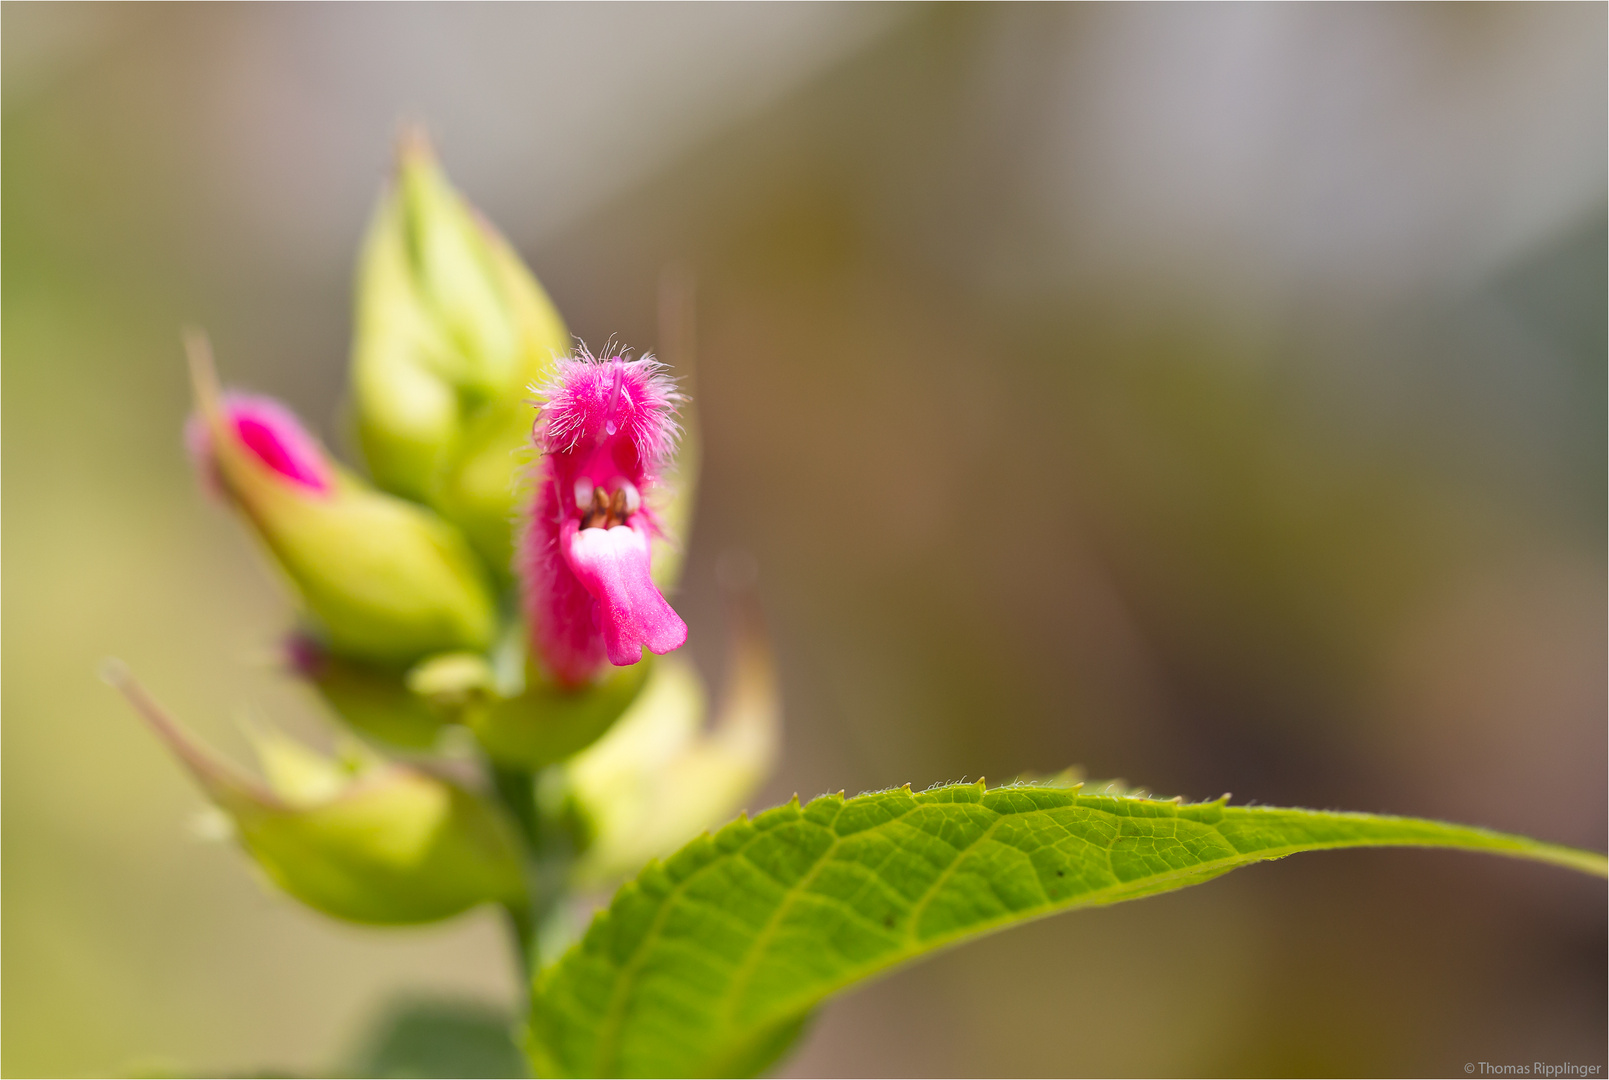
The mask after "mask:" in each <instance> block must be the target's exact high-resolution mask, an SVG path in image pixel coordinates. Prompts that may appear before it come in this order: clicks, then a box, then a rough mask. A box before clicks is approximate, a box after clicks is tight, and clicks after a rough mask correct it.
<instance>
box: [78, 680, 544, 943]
mask: <svg viewBox="0 0 1609 1080" xmlns="http://www.w3.org/2000/svg"><path fill="white" fill-rule="evenodd" d="M104 675H105V677H106V679H107V681H108V682H110V683H112V684H113V685H114V686H116V687H117V688H118V689H119V690H121V691H122V692H123V694H124V696H125V697H127V698H128V700H129V702H130V704H132V705H133V706H134V708H135V709H136V710H137V711H138V712H139V713H140V715H141V716H142V717H144V718H145V720H146V721H147V722H148V723H149V724H150V726H151V728H152V730H153V731H154V732H155V733H156V734H157V736H158V737H159V738H161V739H162V741H163V742H165V743H166V744H167V745H168V747H169V748H170V749H171V750H172V751H173V752H174V754H175V755H176V756H177V757H178V758H179V760H180V761H181V762H182V763H183V764H184V766H185V767H186V768H187V769H188V770H189V772H190V773H191V775H193V776H194V777H195V779H196V781H197V782H198V783H199V784H200V785H201V788H202V790H203V791H204V792H205V793H206V795H207V797H208V798H209V799H210V800H212V802H213V803H214V804H215V805H216V806H217V807H218V808H219V809H220V810H221V811H222V812H223V813H225V814H227V815H228V816H229V818H230V820H231V821H232V823H233V825H234V829H233V832H234V835H235V837H236V838H237V839H238V840H239V841H240V843H241V845H242V846H243V847H244V848H245V849H246V851H247V852H248V853H249V854H250V855H251V856H252V858H253V859H255V860H256V862H257V864H258V865H259V866H260V867H262V869H263V871H264V872H265V873H266V874H267V875H268V877H269V879H270V880H272V881H273V882H274V883H275V884H276V885H278V886H279V887H280V888H282V889H283V890H285V891H286V892H288V893H290V894H291V895H292V896H294V897H295V898H296V899H298V900H300V901H302V903H304V904H307V905H308V906H309V907H312V908H315V909H317V910H319V911H322V912H324V913H326V914H328V915H333V916H335V917H337V918H341V919H348V920H351V921H353V922H360V923H392V924H396V923H421V922H432V921H435V920H437V919H445V918H447V917H448V916H451V915H455V914H457V913H459V912H461V911H464V910H466V909H467V908H470V907H473V906H475V905H476V904H481V903H487V902H491V903H502V904H509V905H524V904H525V902H526V900H525V898H526V889H525V885H524V880H523V877H522V871H521V863H520V854H519V847H518V841H517V839H516V837H515V834H514V830H513V828H512V826H511V825H510V824H509V822H508V821H507V820H506V819H505V818H504V817H503V816H502V815H501V814H500V813H499V812H498V811H497V810H496V809H494V808H493V807H492V806H491V805H490V804H489V803H487V802H486V801H484V800H482V799H481V798H479V797H478V796H476V795H474V794H472V793H471V792H469V791H467V790H465V789H464V788H462V787H459V786H458V785H456V784H454V783H451V782H450V781H448V780H445V779H443V778H442V777H439V776H436V775H433V774H431V773H427V772H424V771H421V770H419V769H416V768H412V767H408V766H403V765H394V764H385V763H380V762H376V761H374V760H372V759H366V758H362V757H360V758H358V759H357V760H356V761H354V762H351V763H349V764H346V765H344V766H343V764H341V763H337V762H332V761H330V760H329V759H326V758H323V757H321V756H319V755H317V754H314V753H313V752H312V751H310V750H308V749H307V748H306V747H303V746H300V745H299V744H297V743H294V742H292V741H291V740H289V739H287V738H285V737H284V736H281V735H272V734H263V733H259V734H257V735H256V736H255V738H254V742H255V743H256V744H257V752H258V756H259V758H260V759H261V761H262V763H263V769H264V774H265V776H266V778H267V781H268V782H267V783H266V784H264V783H260V782H258V781H256V780H253V779H251V778H250V777H247V776H244V775H242V774H241V773H239V772H238V771H236V770H235V769H234V768H232V767H230V766H228V765H226V764H225V763H223V762H222V761H220V760H218V759H217V758H216V757H214V756H213V755H212V754H211V753H210V752H208V751H207V750H205V749H203V748H202V747H201V746H200V745H199V744H197V743H196V742H195V741H194V740H193V739H191V738H190V736H189V735H188V734H186V733H185V732H184V731H183V730H182V729H180V728H179V727H178V725H177V724H175V723H174V722H173V720H171V719H170V718H169V717H168V716H167V715H166V714H165V713H164V712H163V711H162V710H161V709H160V708H159V707H158V706H157V705H156V703H155V702H154V701H152V700H151V698H150V697H149V696H148V695H147V694H146V693H145V691H144V689H143V688H142V687H140V686H139V684H138V683H136V682H135V681H134V680H133V679H132V678H131V677H130V676H129V675H128V673H127V672H126V671H124V670H123V669H122V668H121V666H120V665H115V664H114V665H108V668H107V670H106V671H105V672H104Z"/></svg>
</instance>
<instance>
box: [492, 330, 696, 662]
mask: <svg viewBox="0 0 1609 1080" xmlns="http://www.w3.org/2000/svg"><path fill="white" fill-rule="evenodd" d="M539 392H540V394H541V396H542V405H541V414H540V415H539V417H538V418H537V422H536V427H535V432H534V437H535V441H536V446H537V449H538V450H540V451H541V453H542V458H541V460H540V461H539V462H538V463H537V466H536V472H535V479H536V485H535V488H536V489H535V491H534V492H533V494H532V498H531V501H530V504H529V506H530V510H529V518H528V520H527V523H526V529H525V535H524V537H523V540H522V544H521V550H520V555H519V563H520V565H519V571H520V574H521V577H522V578H523V581H524V585H525V605H526V615H527V617H528V621H529V624H530V629H531V645H532V648H533V649H534V650H535V652H536V655H537V657H538V658H539V659H540V660H541V661H542V663H543V665H544V666H545V668H546V669H547V672H548V674H549V675H550V676H551V677H552V678H553V679H554V680H556V681H557V682H559V683H561V684H563V685H567V686H574V685H578V684H580V683H582V682H585V681H586V680H587V679H588V678H590V677H591V676H592V675H593V674H594V673H595V672H596V671H597V670H598V669H599V668H600V667H601V666H602V664H603V661H604V660H605V659H607V660H608V661H609V662H610V663H611V664H616V665H619V666H625V665H627V664H635V663H636V662H637V661H638V660H640V659H642V650H643V649H644V648H647V649H648V650H649V651H650V652H653V653H667V652H670V651H671V650H672V649H676V648H679V647H680V646H681V645H682V643H683V642H685V641H686V640H687V624H686V623H684V622H682V620H681V617H680V616H679V615H677V614H676V612H675V611H673V610H671V606H670V604H668V603H666V601H665V598H664V597H663V596H662V595H660V592H659V589H658V587H657V586H655V585H654V582H653V579H652V578H651V577H650V576H649V570H650V555H651V544H650V541H651V540H652V538H653V536H654V535H655V534H656V533H657V531H658V523H657V521H656V520H655V517H654V514H653V511H652V510H651V509H650V508H649V504H648V496H649V495H650V494H651V493H652V491H653V490H654V487H655V485H656V484H657V483H658V482H659V475H660V472H661V470H662V469H663V468H664V467H665V466H666V465H667V464H668V462H669V461H670V458H671V455H672V453H673V452H674V450H675V444H676V436H677V434H678V430H677V427H676V423H675V421H674V420H673V419H672V417H671V414H672V412H673V411H674V409H675V404H676V402H677V401H679V400H680V399H681V395H679V394H678V393H677V392H676V388H675V384H674V383H673V382H672V381H671V379H670V378H669V377H668V376H666V375H665V374H664V373H663V370H662V368H661V366H660V365H659V363H658V362H656V361H655V360H654V359H653V358H652V357H643V358H641V359H638V360H632V359H628V358H627V356H625V355H623V354H621V355H616V356H612V357H609V358H607V359H603V360H600V359H597V358H596V357H594V356H593V355H592V354H591V353H589V352H587V350H586V349H585V347H583V348H582V349H581V350H580V351H579V352H578V353H577V354H576V355H575V356H574V357H572V358H570V359H566V360H560V361H558V365H557V371H556V373H555V374H554V377H553V378H552V380H551V381H550V382H549V383H548V384H547V385H546V386H544V387H542V388H541V389H540V391H539Z"/></svg>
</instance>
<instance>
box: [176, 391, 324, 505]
mask: <svg viewBox="0 0 1609 1080" xmlns="http://www.w3.org/2000/svg"><path fill="white" fill-rule="evenodd" d="M222 404H223V412H224V416H225V417H226V418H227V420H228V422H229V424H230V425H231V426H232V427H233V428H234V432H235V435H236V437H237V438H238V439H239V440H240V444H241V445H242V446H244V447H245V448H246V449H247V450H248V451H250V452H251V453H252V455H253V456H255V457H256V458H257V460H258V461H260V462H261V463H262V464H263V465H265V466H267V467H268V469H270V470H271V471H272V472H274V473H277V474H278V475H279V476H281V477H283V478H285V479H286V480H289V481H290V482H291V483H293V484H296V485H298V486H299V487H303V488H307V489H308V490H311V491H315V492H318V493H319V494H321V495H323V494H328V492H329V490H330V486H331V484H332V483H333V482H334V477H333V475H332V473H331V470H330V465H329V462H328V461H327V460H325V457H324V451H323V450H322V449H321V448H320V447H319V444H318V442H317V440H315V439H314V438H313V436H311V435H309V434H308V433H307V429H306V428H304V427H302V425H301V421H299V420H297V419H296V416H295V414H294V413H292V412H291V411H290V410H289V409H287V408H285V406H283V405H281V404H280V403H279V402H277V401H275V400H274V399H273V398H267V397H258V396H256V395H253V394H241V393H236V392H233V391H231V392H229V393H226V394H224V395H223V399H222ZM184 443H185V446H186V447H187V448H188V449H189V451H190V456H191V458H192V459H193V460H194V461H195V463H196V467H197V468H198V469H200V470H201V474H202V476H203V477H205V478H206V481H207V484H208V486H209V487H211V488H212V489H213V491H215V492H216V491H221V490H222V487H223V485H222V483H221V481H220V478H219V475H218V466H217V461H216V459H215V458H214V456H213V452H212V432H211V431H209V430H208V429H207V423H206V420H205V419H204V418H203V417H201V416H200V415H199V414H198V415H193V416H191V417H190V419H189V421H188V422H187V423H186V424H185V425H184Z"/></svg>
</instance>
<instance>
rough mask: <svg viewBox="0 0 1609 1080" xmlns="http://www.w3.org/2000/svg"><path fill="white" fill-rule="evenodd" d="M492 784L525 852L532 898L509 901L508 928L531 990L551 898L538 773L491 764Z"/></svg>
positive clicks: (524, 990)
mask: <svg viewBox="0 0 1609 1080" xmlns="http://www.w3.org/2000/svg"><path fill="white" fill-rule="evenodd" d="M491 776H492V788H493V790H494V791H495V792H496V793H497V800H498V802H500V803H502V804H503V807H504V809H506V810H507V811H508V812H509V816H510V817H512V818H513V819H514V824H515V826H516V827H517V829H518V832H519V837H520V846H521V848H522V849H523V852H524V856H525V857H524V860H523V861H524V871H525V890H526V895H527V897H528V898H529V899H528V900H527V902H526V903H525V904H524V905H518V904H510V905H508V906H507V907H506V908H505V910H506V911H507V912H508V923H509V930H510V933H511V935H512V938H513V944H514V953H515V961H516V965H517V970H518V971H519V974H520V986H521V988H522V990H521V992H522V993H524V994H528V993H530V988H531V979H532V978H533V977H535V975H536V971H537V967H538V966H539V964H540V962H541V941H540V938H539V936H538V934H539V931H540V928H541V925H542V917H543V916H544V915H545V914H546V911H547V908H548V907H549V902H548V900H547V895H546V894H547V893H548V892H549V891H550V890H548V889H546V888H544V884H545V883H544V881H543V880H542V879H543V877H544V875H543V873H542V870H543V867H542V855H543V847H544V844H543V842H542V819H541V814H540V811H539V810H538V809H537V805H536V777H535V776H534V775H533V774H531V773H528V772H525V771H523V770H520V769H506V768H503V767H502V766H500V765H493V766H492V767H491Z"/></svg>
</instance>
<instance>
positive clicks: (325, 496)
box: [190, 337, 497, 664]
mask: <svg viewBox="0 0 1609 1080" xmlns="http://www.w3.org/2000/svg"><path fill="white" fill-rule="evenodd" d="M190 347H191V368H192V375H193V378H194V383H195V391H196V401H197V412H198V415H197V416H196V417H195V418H194V419H193V420H192V424H191V430H190V444H191V447H192V450H193V451H194V452H195V454H196V455H197V458H198V461H199V464H200V466H201V467H202V469H203V470H204V471H205V472H206V474H207V475H208V476H209V478H210V479H212V481H213V482H214V483H215V484H216V485H217V486H218V487H219V488H220V489H221V490H222V491H223V492H224V493H225V494H226V495H227V496H228V498H229V499H230V501H231V502H233V503H234V504H235V505H236V506H237V507H238V508H239V509H240V510H241V512H242V513H243V514H244V515H245V517H246V519H247V520H248V521H249V522H250V523H251V525H252V527H253V529H254V530H255V531H256V533H257V535H258V536H259V537H261V539H262V540H263V542H264V543H265V544H266V545H267V547H268V549H269V551H270V552H271V553H272V554H273V556H274V560H275V562H276V563H277V564H278V565H279V567H280V568H281V569H282V570H283V571H284V572H285V575H286V577H288V578H289V579H290V581H291V582H292V584H293V585H294V586H295V588H296V591H297V592H298V593H299V594H300V596H301V598H302V600H303V602H304V604H305V605H306V607H307V610H308V612H309V614H310V615H312V617H313V618H314V619H315V620H316V621H317V622H318V624H319V626H320V628H321V630H322V633H323V635H324V636H325V637H326V639H327V641H328V643H329V645H330V648H331V650H332V651H334V652H336V653H340V654H343V655H346V656H349V657H352V658H355V659H361V660H367V661H372V662H377V663H382V664H386V663H389V664H401V663H406V662H408V661H411V660H414V659H417V658H418V657H421V656H424V655H427V654H429V653H435V652H443V651H447V650H454V649H471V650H478V649H485V648H487V647H488V646H490V644H491V642H492V639H493V637H494V635H495V633H496V628H497V614H496V608H495V604H494V601H493V598H492V593H491V589H490V586H489V584H488V582H487V581H486V579H485V575H484V571H483V570H482V568H481V566H480V564H479V562H478V561H477V560H476V558H475V556H474V553H473V552H472V551H471V550H470V548H469V546H468V544H466V543H465V541H464V538H463V535H462V534H461V533H460V532H459V531H458V530H457V529H456V528H454V527H453V526H452V525H451V524H449V523H448V522H447V521H445V520H443V519H442V518H440V517H438V516H437V515H436V514H433V513H431V512H430V511H429V510H427V509H425V508H424V507H421V506H418V505H417V504H415V503H411V502H408V501H406V500H404V499H399V498H396V497H395V496H392V495H387V494H384V493H383V492H379V491H376V490H374V489H373V488H370V487H369V486H368V485H366V484H365V483H363V482H362V481H361V480H359V479H357V478H356V477H354V476H352V475H351V474H350V473H347V472H346V471H345V470H344V469H341V468H340V467H339V466H338V465H336V464H335V463H334V462H333V461H331V460H330V459H329V457H328V455H326V454H325V453H324V451H323V448H322V447H320V446H319V445H318V443H317V442H316V441H315V440H313V439H312V437H311V436H309V435H308V434H307V433H306V432H305V431H303V430H302V429H301V427H300V425H298V424H297V423H296V420H295V418H294V417H293V416H291V415H290V413H289V412H287V411H286V410H284V409H283V408H282V407H280V406H278V405H277V404H275V403H273V402H270V401H267V400H266V399H260V398H250V397H246V396H244V395H226V394H222V393H220V392H219V391H218V389H217V385H216V381H215V376H214V375H213V372H212V366H211V359H210V356H209V355H208V353H207V351H206V347H205V343H204V342H203V341H202V340H201V339H199V338H198V337H192V338H191V340H190Z"/></svg>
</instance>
